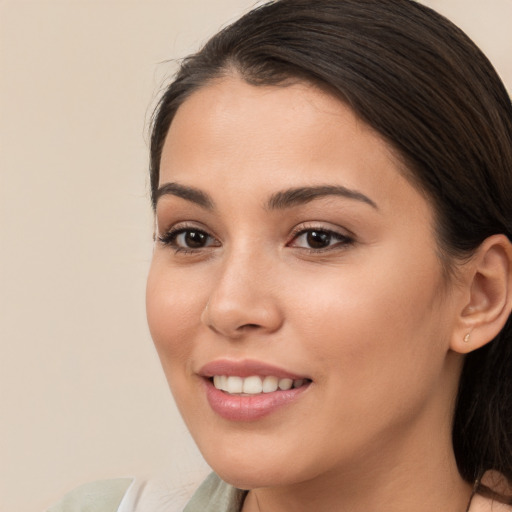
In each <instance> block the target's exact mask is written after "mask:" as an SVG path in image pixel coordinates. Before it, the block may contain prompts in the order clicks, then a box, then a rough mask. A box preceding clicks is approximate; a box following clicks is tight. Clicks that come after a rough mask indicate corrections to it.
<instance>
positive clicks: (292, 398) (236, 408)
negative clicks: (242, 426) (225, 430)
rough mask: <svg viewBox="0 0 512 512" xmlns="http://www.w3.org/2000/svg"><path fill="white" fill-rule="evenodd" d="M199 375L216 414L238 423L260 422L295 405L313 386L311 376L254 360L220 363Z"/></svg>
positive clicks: (207, 367) (209, 365)
mask: <svg viewBox="0 0 512 512" xmlns="http://www.w3.org/2000/svg"><path fill="white" fill-rule="evenodd" d="M198 373H199V375H200V376H201V377H202V378H203V382H204V384H205V391H206V398H207V401H208V403H209V405H210V408H211V409H212V411H213V412H214V413H216V414H217V415H218V416H220V417H221V418H223V419H225V420H228V421H234V422H239V421H241V422H248V421H256V420H259V419H262V418H264V417H265V416H268V415H269V414H272V413H274V412H276V411H277V410H282V409H284V408H286V407H287V406H291V405H292V404H294V403H296V401H297V400H298V399H299V398H300V397H301V396H303V395H306V394H308V393H305V391H307V390H308V389H309V388H310V386H311V385H312V384H313V380H312V379H310V378H309V377H307V376H304V375H300V374H295V373H291V372H289V371H287V370H284V369H282V368H278V367H276V366H273V365H269V364H267V363H263V362H259V361H253V360H244V361H232V360H217V361H213V362H211V363H208V364H207V365H205V366H204V367H203V368H201V370H200V371H199V372H198Z"/></svg>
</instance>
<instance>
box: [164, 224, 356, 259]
mask: <svg viewBox="0 0 512 512" xmlns="http://www.w3.org/2000/svg"><path fill="white" fill-rule="evenodd" d="M187 232H189V233H191V232H193V233H196V234H199V235H202V236H204V237H206V238H207V239H210V240H213V241H214V243H213V244H210V245H205V246H203V247H198V248H193V247H183V246H180V245H178V244H177V242H176V239H177V238H178V237H179V236H180V235H182V234H185V233H187ZM311 233H317V234H319V235H324V236H325V235H327V236H328V237H329V242H330V241H332V239H334V240H337V242H336V243H334V244H332V245H328V246H327V247H322V248H313V247H296V248H298V249H302V250H305V251H308V252H309V253H311V254H318V253H323V252H327V251H332V250H336V249H343V248H346V247H348V246H350V245H353V244H354V242H355V240H354V238H353V237H351V236H348V235H343V234H341V233H339V232H337V231H334V230H331V229H326V228H324V227H320V226H308V227H304V226H302V227H300V228H297V229H295V230H294V231H293V232H292V234H291V240H290V242H288V243H287V244H286V246H287V247H292V248H293V247H294V245H293V242H295V241H296V240H297V239H298V238H299V237H301V236H303V235H308V234H311ZM158 240H159V242H161V243H162V244H163V245H164V246H168V247H171V248H172V249H173V250H174V251H175V253H182V254H192V253H197V252H199V251H202V250H204V249H208V248H210V247H219V245H220V244H219V243H218V242H217V243H215V242H216V239H215V238H214V237H213V236H212V235H210V234H209V233H208V232H207V231H205V230H203V229H199V228H196V227H194V226H183V225H182V226H178V227H174V228H171V229H170V230H169V231H168V232H166V233H164V234H163V235H159V236H158Z"/></svg>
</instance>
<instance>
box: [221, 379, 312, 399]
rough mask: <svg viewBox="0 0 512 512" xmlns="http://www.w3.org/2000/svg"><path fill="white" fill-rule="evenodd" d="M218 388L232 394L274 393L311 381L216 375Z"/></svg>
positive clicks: (298, 386)
mask: <svg viewBox="0 0 512 512" xmlns="http://www.w3.org/2000/svg"><path fill="white" fill-rule="evenodd" d="M212 382H213V385H214V386H215V388H216V389H218V390H220V391H224V392H225V393H228V394H230V395H240V396H243V395H259V394H260V393H274V392H275V391H277V390H281V391H287V390H289V389H292V388H300V387H301V386H303V385H304V384H307V383H309V382H310V381H309V379H289V378H284V379H280V378H279V377H275V376H272V375H270V376H267V377H259V376H257V375H251V376H249V377H239V376H236V375H229V376H227V375H214V376H213V378H212Z"/></svg>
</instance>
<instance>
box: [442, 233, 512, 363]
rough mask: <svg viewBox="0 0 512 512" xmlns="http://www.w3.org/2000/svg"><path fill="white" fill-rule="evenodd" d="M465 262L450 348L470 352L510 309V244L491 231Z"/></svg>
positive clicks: (487, 338)
mask: <svg viewBox="0 0 512 512" xmlns="http://www.w3.org/2000/svg"><path fill="white" fill-rule="evenodd" d="M465 265H467V279H466V289H467V290H468V294H467V295H466V300H465V303H464V304H463V307H462V309H461V312H460V315H459V319H458V322H457V328H456V329H454V332H453V334H452V340H451V343H450V348H451V349H452V350H453V351H455V352H458V353H461V354H465V353H468V352H472V351H473V350H476V349H478V348H480V347H482V346H484V345H485V344H487V343H489V342H490V341H492V340H493V339H494V338H495V337H496V336H497V335H498V333H499V332H500V331H501V329H502V328H503V327H504V325H505V323H506V321H507V319H508V317H509V316H510V313H511V310H512V244H511V242H510V240H509V239H508V238H507V237H506V236H505V235H493V236H491V237H489V238H487V239H486V240H484V242H482V244H481V245H480V247H479V248H478V249H477V251H476V252H475V254H474V256H473V257H472V258H471V260H470V261H469V262H468V263H466V264H465Z"/></svg>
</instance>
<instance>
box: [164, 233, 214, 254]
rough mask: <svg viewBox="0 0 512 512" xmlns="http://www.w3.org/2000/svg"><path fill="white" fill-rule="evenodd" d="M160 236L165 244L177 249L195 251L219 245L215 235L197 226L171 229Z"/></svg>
mask: <svg viewBox="0 0 512 512" xmlns="http://www.w3.org/2000/svg"><path fill="white" fill-rule="evenodd" d="M158 238H159V240H160V242H162V243H163V244H164V245H169V246H171V247H173V248H174V249H175V250H176V251H194V250H198V249H204V248H206V247H212V246H218V245H219V244H218V242H217V240H216V239H215V238H214V237H213V236H211V235H209V234H208V233H207V232H206V231H203V230H201V229H197V228H177V229H171V230H170V231H169V232H167V233H165V234H164V235H162V236H159V237H158Z"/></svg>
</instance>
